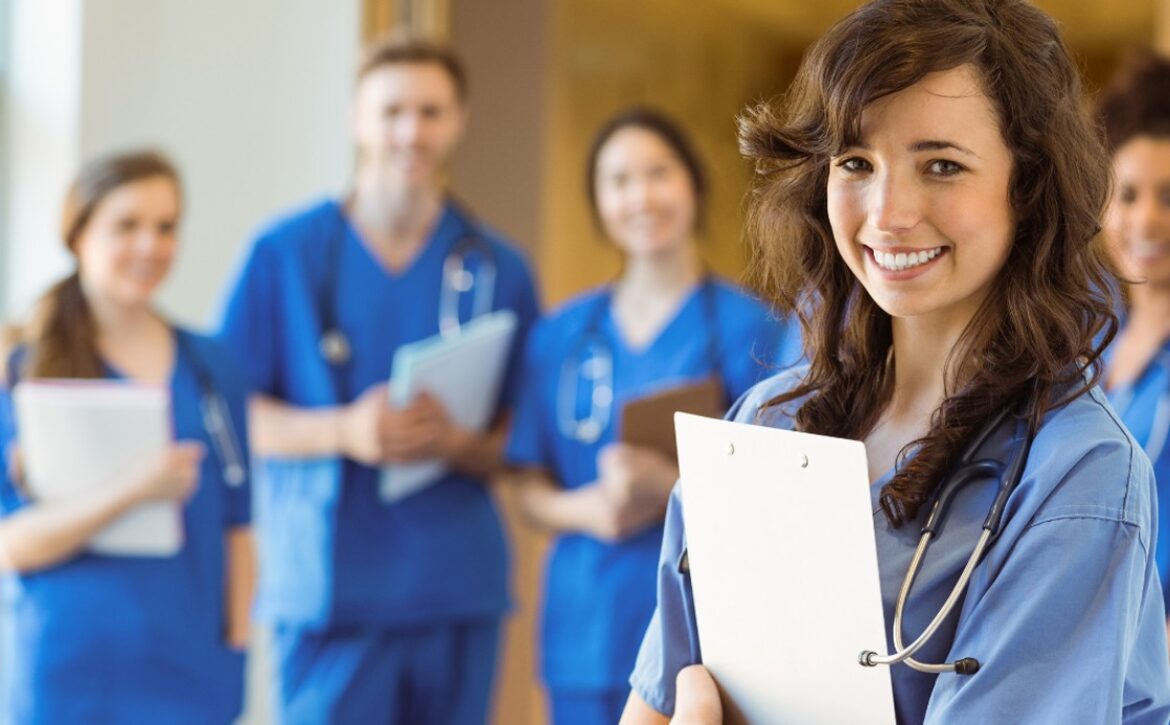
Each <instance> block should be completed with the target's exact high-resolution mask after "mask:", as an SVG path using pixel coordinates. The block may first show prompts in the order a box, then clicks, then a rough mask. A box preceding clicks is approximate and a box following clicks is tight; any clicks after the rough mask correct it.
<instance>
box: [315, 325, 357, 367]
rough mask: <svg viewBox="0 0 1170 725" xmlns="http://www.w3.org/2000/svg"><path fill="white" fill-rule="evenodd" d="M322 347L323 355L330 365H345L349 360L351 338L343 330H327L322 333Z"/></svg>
mask: <svg viewBox="0 0 1170 725" xmlns="http://www.w3.org/2000/svg"><path fill="white" fill-rule="evenodd" d="M320 348H321V357H323V358H325V361H326V362H328V363H329V364H330V365H345V364H346V363H348V362H349V355H350V349H349V339H348V338H346V336H345V333H343V332H342V331H341V330H338V329H336V328H334V329H331V330H326V331H325V334H323V335H321V341H320Z"/></svg>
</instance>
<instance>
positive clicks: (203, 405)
mask: <svg viewBox="0 0 1170 725" xmlns="http://www.w3.org/2000/svg"><path fill="white" fill-rule="evenodd" d="M176 339H177V340H178V343H179V347H180V348H181V349H182V352H183V354H184V355H185V356H186V358H187V359H188V360H190V361H191V369H192V370H193V371H194V372H195V382H196V384H197V385H198V386H199V407H200V410H201V412H202V413H203V428H204V430H206V431H207V435H208V437H209V438H210V439H211V445H212V447H213V448H214V449H215V455H216V457H217V458H218V459H219V464H220V469H221V470H222V472H223V480H224V481H225V482H226V483H227V484H228V485H229V486H240V485H243V483H244V481H245V480H246V479H247V470H246V469H245V468H244V456H243V453H242V448H241V446H240V438H239V435H237V433H236V427H235V426H234V425H233V424H232V416H231V412H230V411H229V410H228V406H227V402H226V401H225V400H224V399H223V395H222V394H220V392H219V388H218V387H216V385H215V380H214V379H213V378H212V376H211V373H210V372H209V371H208V369H207V368H206V367H204V365H203V363H202V362H201V361H200V360H199V356H198V355H196V354H195V351H194V350H192V349H191V346H190V345H189V344H188V343H187V342H186V341H184V340H183V336H182V334H179V335H176Z"/></svg>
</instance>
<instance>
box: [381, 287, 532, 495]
mask: <svg viewBox="0 0 1170 725" xmlns="http://www.w3.org/2000/svg"><path fill="white" fill-rule="evenodd" d="M516 326H517V319H516V313H514V312H512V311H511V310H498V311H496V312H491V313H488V314H486V315H481V316H479V317H477V318H475V319H474V320H472V321H471V322H468V323H466V324H464V325H463V327H462V328H460V330H459V332H458V333H456V334H454V335H449V336H444V335H436V336H435V337H431V338H428V339H426V340H420V341H418V342H414V343H410V344H409V345H403V346H402V347H400V348H398V350H397V351H396V352H395V353H394V362H393V365H392V367H391V371H390V404H391V405H392V406H395V407H399V406H403V405H407V404H409V403H410V401H411V400H412V399H413V398H414V396H416V395H418V394H419V393H421V392H423V391H426V392H428V393H430V394H431V395H433V396H434V397H435V398H437V399H438V401H439V402H440V403H441V404H442V405H443V408H444V409H446V411H447V415H449V416H451V419H452V420H453V421H454V422H455V423H456V424H457V425H459V426H461V427H463V428H468V429H471V430H475V431H481V432H482V431H485V430H487V427H488V425H490V424H491V422H492V415H493V413H495V409H496V402H497V401H498V400H499V397H500V386H501V385H503V382H504V372H505V369H506V368H507V365H508V354H509V353H510V352H511V350H512V340H513V338H514V337H515V336H516ZM446 472H447V466H446V464H445V463H444V462H443V461H438V460H435V461H420V462H418V463H410V464H399V465H392V466H386V467H385V468H383V469H382V479H381V491H380V493H381V496H382V500H383V501H386V502H387V503H392V502H394V501H398V500H401V499H403V498H405V497H407V496H410V495H411V494H414V493H417V492H419V491H421V490H423V489H424V488H426V487H427V486H430V485H431V484H433V483H435V482H437V481H438V480H439V479H440V478H442V477H443V475H444V474H445V473H446Z"/></svg>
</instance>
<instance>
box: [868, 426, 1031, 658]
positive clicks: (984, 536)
mask: <svg viewBox="0 0 1170 725" xmlns="http://www.w3.org/2000/svg"><path fill="white" fill-rule="evenodd" d="M1007 415H1008V409H1006V408H1005V409H1004V410H1002V411H1001V412H1000V413H999V414H998V415H997V416H996V417H995V418H994V419H992V421H991V422H990V423H989V424H988V425H987V427H986V428H984V429H983V431H982V432H981V433H980V434H979V435H978V436H976V438H975V440H973V441H972V442H971V445H969V446H968V447H967V449H966V450H965V451H964V452H963V455H962V457H961V458H960V459H959V463H958V467H957V468H956V469H955V470H954V471H953V472H952V473H951V475H950V476H949V477H948V478H947V480H946V481H944V482H943V483H942V484H941V485H940V486H939V488H938V490H937V491H936V493H935V495H934V502H933V503H932V504H931V507H930V514H929V516H927V518H926V523H925V524H923V526H922V532H921V535H920V537H919V539H918V548H917V549H916V550H915V551H914V557H913V558H912V559H911V560H910V566H909V568H908V569H907V570H906V576H905V577H904V578H903V579H902V588H901V589H900V590H899V591H898V600H897V603H896V604H895V606H894V650H895V651H894V652H893V653H892V654H889V655H879V654H878V653H876V652H874V651H872V650H865V651H864V652H862V653H861V654H860V655H859V656H858V661H859V662H860V663H861V665H862V666H864V667H875V666H877V665H894V664H897V663H899V662H905V663H906V664H907V665H908V666H909V667H911V668H913V669H915V670H918V671H919V672H927V673H940V672H954V673H956V674H960V675H973V674H975V673H976V672H978V671H979V667H980V664H979V660H977V659H975V658H973V657H963V658H961V659H958V660H955V661H954V662H949V663H943V664H926V663H923V662H919V661H918V660H916V659H914V657H913V655H914V653H915V652H917V651H918V650H920V649H922V647H923V646H924V645H925V644H926V643H927V642H928V641H930V638H931V637H933V636H934V634H935V632H936V631H937V630H938V628H939V627H940V626H941V625H942V623H943V620H945V619H946V618H947V616H948V615H950V613H951V611H952V610H953V609H954V608H955V605H956V604H957V603H958V602H959V599H960V598H961V597H962V596H963V593H964V592H965V591H966V589H967V583H968V581H969V580H970V579H971V575H972V573H973V572H974V571H975V567H976V566H977V565H978V564H979V562H980V561H981V560H982V559H983V554H984V552H985V551H986V550H987V547H988V546H989V545H990V544H991V542H992V541H993V540H994V539H995V537H996V536H998V535H999V531H1000V525H1001V523H1002V520H1003V510H1004V507H1005V506H1006V505H1007V501H1008V498H1009V497H1010V496H1011V495H1012V492H1013V491H1015V490H1016V487H1017V486H1019V485H1020V480H1021V479H1022V478H1023V475H1024V466H1025V464H1026V463H1027V462H1028V454H1029V453H1030V452H1031V450H1032V439H1033V437H1034V431H1033V430H1032V428H1031V426H1027V433H1026V434H1025V437H1024V442H1023V445H1021V446H1019V447H1018V448H1017V449H1016V452H1015V455H1014V456H1013V457H1012V460H1011V463H1009V464H1007V465H1006V466H1005V465H1004V464H1003V463H1002V462H1001V461H997V460H994V459H990V458H981V459H978V460H975V454H976V453H977V452H978V451H979V449H980V448H981V447H982V446H983V444H984V443H985V442H986V441H987V439H988V437H990V436H991V434H992V433H993V432H994V431H995V430H997V429H998V428H999V426H1000V425H1001V424H1002V423H1003V421H1004V420H1005V419H1006V418H1007ZM985 478H998V479H999V490H998V492H997V493H996V496H995V500H994V501H993V502H992V503H991V508H990V509H988V512H987V518H986V519H984V521H983V531H982V532H981V534H980V536H979V540H978V541H977V542H976V543H975V548H974V549H973V550H972V552H971V556H970V557H968V559H967V564H966V565H965V566H964V567H963V571H962V573H960V574H959V579H958V581H956V582H955V586H954V588H952V589H951V593H950V595H949V596H948V597H947V598H946V601H945V602H943V605H942V607H941V608H940V609H939V610H938V613H937V614H935V616H934V619H932V620H931V622H930V624H929V625H927V627H926V629H924V630H923V632H922V634H920V635H919V636H918V638H917V639H915V640H914V641H913V642H911V643H910V644H909V646H906V645H904V644H903V643H902V613H903V610H904V609H905V607H906V600H907V599H908V598H909V597H910V589H911V587H912V586H913V585H914V577H915V576H917V574H918V567H919V565H921V563H922V560H923V559H924V558H925V557H926V551H927V549H928V548H929V547H930V542H931V540H932V539H934V537H935V536H937V535H938V532H939V530H940V529H941V528H942V521H943V518H944V517H945V516H946V513H947V508H948V507H949V506H950V503H951V500H952V499H953V498H954V496H955V494H956V493H957V492H958V490H959V489H960V488H962V487H963V486H965V485H967V484H968V483H970V482H971V481H976V480H979V479H985Z"/></svg>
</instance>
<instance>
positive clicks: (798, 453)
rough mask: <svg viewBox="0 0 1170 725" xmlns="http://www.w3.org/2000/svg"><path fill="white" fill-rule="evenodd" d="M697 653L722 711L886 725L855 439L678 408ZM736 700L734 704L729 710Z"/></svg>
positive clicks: (884, 676)
mask: <svg viewBox="0 0 1170 725" xmlns="http://www.w3.org/2000/svg"><path fill="white" fill-rule="evenodd" d="M675 430H676V434H677V437H678V453H679V469H680V471H681V477H682V500H683V520H684V524H685V526H686V540H687V558H688V562H689V565H690V576H691V584H692V588H693V591H694V597H695V617H696V621H697V624H698V629H699V646H700V649H701V650H702V652H703V663H704V664H705V665H706V666H707V667H708V668H709V669H710V671H711V673H712V675H713V676H714V677H715V679H716V681H717V682H718V683H719V685H720V687H721V689H722V690H723V692H724V694H725V697H726V698H727V699H728V700H729V701H730V705H731V709H732V711H733V712H732V713H729V715H730V717H728V718H727V721H728V722H736V721H744V722H749V723H802V725H818V724H824V725H830V724H831V725H837V724H838V723H851V724H853V725H893V723H894V722H895V720H894V699H893V690H892V688H891V685H890V671H889V668H888V667H874V668H868V667H862V666H861V665H860V664H859V663H858V655H859V654H860V653H861V652H862V651H863V650H874V651H878V652H883V653H884V652H885V651H886V628H885V620H884V618H883V614H882V601H881V584H880V580H879V575H878V566H877V545H876V543H875V541H874V527H873V514H872V510H871V508H870V506H871V503H870V493H869V474H868V472H867V465H866V456H865V447H864V445H862V444H861V443H860V442H858V441H850V440H843V439H839V438H829V437H826V436H817V435H811V434H807V433H796V432H793V431H784V430H777V429H774V428H766V427H762V426H755V425H747V424H744V423H731V422H727V421H723V420H715V419H712V418H703V417H700V416H695V415H688V414H685V413H679V414H677V415H676V416H675ZM736 711H737V712H736Z"/></svg>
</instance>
